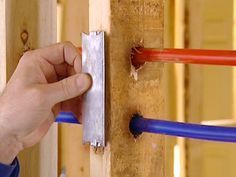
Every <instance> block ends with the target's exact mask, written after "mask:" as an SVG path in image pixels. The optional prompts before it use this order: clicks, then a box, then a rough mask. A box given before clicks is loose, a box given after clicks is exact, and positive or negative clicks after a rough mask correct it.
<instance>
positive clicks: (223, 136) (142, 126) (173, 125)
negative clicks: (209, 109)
mask: <svg viewBox="0 0 236 177" xmlns="http://www.w3.org/2000/svg"><path fill="white" fill-rule="evenodd" d="M129 127H130V131H131V132H132V134H133V135H134V136H138V135H140V134H141V133H143V132H148V133H156V134H165V135H171V136H178V137H185V138H194V139H200V140H210V141H221V142H236V128H234V127H222V126H207V125H199V124H190V123H180V122H171V121H165V120H154V119H149V118H143V117H142V116H140V115H138V114H136V115H134V116H133V118H132V119H131V121H130V125H129Z"/></svg>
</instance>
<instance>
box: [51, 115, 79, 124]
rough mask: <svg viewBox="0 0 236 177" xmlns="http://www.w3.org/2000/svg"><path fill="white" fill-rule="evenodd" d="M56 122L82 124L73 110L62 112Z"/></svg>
mask: <svg viewBox="0 0 236 177" xmlns="http://www.w3.org/2000/svg"><path fill="white" fill-rule="evenodd" d="M55 122H57V123H72V124H80V122H79V121H78V119H77V118H76V116H75V115H74V114H73V113H72V112H60V113H59V115H58V116H57V117H56V119H55Z"/></svg>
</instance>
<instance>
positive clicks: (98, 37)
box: [82, 32, 105, 148]
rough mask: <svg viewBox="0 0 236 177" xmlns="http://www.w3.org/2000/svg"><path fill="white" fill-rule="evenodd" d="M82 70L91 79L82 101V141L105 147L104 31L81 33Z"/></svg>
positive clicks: (97, 146) (96, 146)
mask: <svg viewBox="0 0 236 177" xmlns="http://www.w3.org/2000/svg"><path fill="white" fill-rule="evenodd" d="M82 64H83V72H86V73H89V74H90V75H91V76H92V79H93V85H92V87H91V89H90V90H89V91H88V92H87V93H86V94H85V96H84V102H83V112H82V118H83V142H84V143H90V145H91V146H94V147H95V148H100V147H101V148H102V147H105V46H104V32H90V33H89V35H87V34H84V33H83V34H82Z"/></svg>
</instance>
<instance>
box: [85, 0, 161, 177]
mask: <svg viewBox="0 0 236 177" xmlns="http://www.w3.org/2000/svg"><path fill="white" fill-rule="evenodd" d="M89 4H90V6H89V30H90V31H95V30H104V31H106V34H107V40H106V59H107V63H106V70H107V71H106V77H107V89H106V92H107V93H106V94H107V95H106V99H107V100H106V101H107V112H106V118H107V132H106V133H107V147H106V148H105V150H104V153H103V154H95V153H94V151H93V149H91V151H90V175H91V177H120V176H123V177H131V176H132V177H133V176H135V177H164V176H165V175H164V171H165V169H164V138H163V137H162V136H159V135H151V134H143V135H142V136H141V137H140V138H138V139H137V140H135V139H134V138H133V136H132V135H131V134H130V133H129V121H130V117H131V116H132V114H134V113H136V112H140V113H142V114H143V115H144V116H147V117H153V118H154V117H163V116H164V115H163V112H164V110H163V105H164V101H163V93H162V92H163V89H162V84H163V83H162V74H163V64H160V63H159V64H158V63H155V64H153V63H152V64H147V65H146V66H145V67H144V68H143V69H142V70H141V71H140V72H139V76H138V81H135V80H134V79H133V78H132V77H130V62H129V59H130V50H131V47H133V46H134V45H135V44H136V45H137V44H138V43H140V42H142V43H143V44H144V46H145V47H155V48H162V47H163V23H164V22H163V21H164V19H163V1H162V0H125V1H113V0H90V1H89Z"/></svg>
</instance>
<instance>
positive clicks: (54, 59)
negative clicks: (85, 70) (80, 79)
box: [34, 42, 82, 73]
mask: <svg viewBox="0 0 236 177" xmlns="http://www.w3.org/2000/svg"><path fill="white" fill-rule="evenodd" d="M34 52H35V53H37V54H38V55H39V56H40V57H41V58H43V59H45V60H47V61H48V62H49V63H51V64H53V65H59V64H63V63H67V64H69V65H71V66H74V68H75V70H76V72H77V73H79V72H81V70H82V63H81V62H82V61H81V55H80V54H79V53H78V49H77V48H76V47H75V46H74V45H73V44H72V43H70V42H63V43H58V44H54V45H51V46H49V47H46V48H41V49H37V50H35V51H34Z"/></svg>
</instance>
